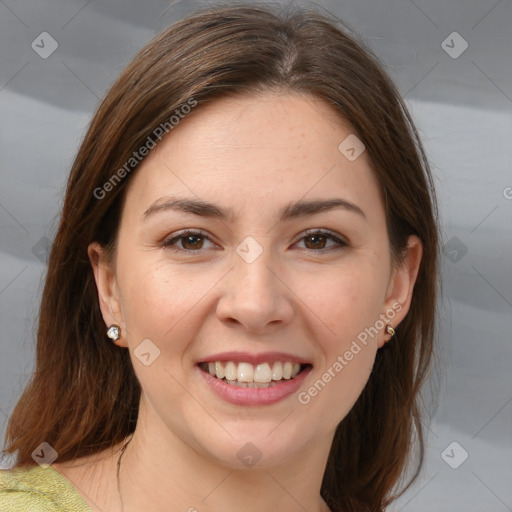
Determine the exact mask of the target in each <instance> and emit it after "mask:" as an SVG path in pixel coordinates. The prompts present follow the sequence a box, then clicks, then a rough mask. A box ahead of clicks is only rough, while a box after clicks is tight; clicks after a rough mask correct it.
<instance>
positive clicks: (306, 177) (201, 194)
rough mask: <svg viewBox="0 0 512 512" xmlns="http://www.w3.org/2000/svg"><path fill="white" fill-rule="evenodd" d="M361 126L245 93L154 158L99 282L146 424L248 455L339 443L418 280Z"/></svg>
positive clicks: (221, 453) (198, 120) (227, 453)
mask: <svg viewBox="0 0 512 512" xmlns="http://www.w3.org/2000/svg"><path fill="white" fill-rule="evenodd" d="M347 137H350V138H349V139H347ZM353 137H354V136H353V132H352V130H351V128H350V126H349V125H348V124H347V123H343V122H342V121H341V120H340V119H339V117H337V116H336V114H335V113H334V111H332V110H331V107H329V106H327V105H326V104H325V103H323V102H321V101H319V100H317V99H314V98H312V97H310V96H301V95H298V94H290V93H286V94H277V93H267V94H263V95H258V96H240V97H238V98H228V99H222V100H217V101H215V102H213V103H211V104H210V105H209V106H207V107H201V108H200V109H199V107H198V110H197V111H196V112H193V113H192V114H191V115H190V116H189V117H188V118H185V119H184V120H182V121H181V122H180V124H179V125H178V126H177V127H175V128H174V129H173V131H172V132H171V133H170V135H169V136H168V138H167V139H164V140H163V141H162V142H160V143H159V144H158V145H157V147H156V148H155V149H153V150H151V152H150V154H149V155H148V157H147V158H146V159H145V160H144V161H143V162H142V163H141V165H140V166H139V168H138V170H137V171H136V174H135V175H134V176H133V177H132V180H131V183H130V185H129V187H128V189H127V192H126V197H125V203H124V207H123V212H122V219H121V224H120V228H119V238H118V246H117V253H116V257H115V266H114V267H113V268H112V270H113V272H112V273H110V270H109V267H108V265H107V264H106V263H105V261H103V260H102V261H103V263H102V265H101V266H100V273H98V272H96V279H97V282H98V284H99V286H98V287H99V289H100V296H101V298H102V301H101V302H102V310H103V314H104V318H105V321H106V322H107V325H109V324H110V323H118V324H119V325H120V326H121V327H122V331H121V332H122V338H121V340H120V341H119V342H118V344H120V345H122V346H128V347H129V350H130V356H131V359H132V363H133V366H134V369H135V372H136V375H137V377H138V379H139V381H140V383H141V386H142V391H143V393H142V403H141V414H143V416H144V421H145V422H146V424H148V425H150V426H151V425H155V426H156V425H159V427H158V428H160V429H162V428H163V429H164V431H165V432H168V433H169V435H170V436H172V437H173V438H177V439H179V440H180V441H182V442H184V443H185V444H186V445H187V446H189V447H191V448H193V449H194V450H195V451H196V452H198V453H201V454H205V455H207V456H208V457H210V458H213V459H215V460H217V461H218V462H221V463H223V464H227V465H229V466H235V467H243V464H247V463H248V462H247V461H248V460H249V459H247V455H249V456H252V457H253V459H254V457H256V458H259V457H261V459H260V460H259V461H258V464H259V466H271V465H275V464H277V463H283V462H285V461H287V460H288V461H290V460H293V458H294V457H300V456H304V454H305V453H306V452H307V450H310V449H312V447H318V446H327V447H328V446H329V445H330V442H331V441H332V436H333V434H334V430H335V428H336V426H337V424H338V423H339V422H340V421H341V420H342V419H343V417H344V416H345V415H346V414H347V413H348V411H349V410H350V409H351V407H352V406H353V404H354V403H355V401H356V400H357V398H358V397H359V395H360V393H361V392H362V390H363V388H364V386H365V384H366V382H367V380H368V377H369V375H370V372H371V370H372V366H373V363H374V358H375V355H376V351H377V350H378V349H379V347H381V346H382V345H383V343H384V339H385V332H384V327H385V325H386V324H388V323H389V324H391V325H392V326H396V325H397V324H398V323H399V322H400V321H401V320H402V318H403V317H404V316H405V314H406V311H407V308H408V304H409V298H410V292H411V290H412V283H413V281H414V278H415V270H414V269H412V270H411V268H407V265H405V266H404V267H403V268H399V269H394V267H393V265H392V262H391V259H390V252H389V243H388V237H387V232H386V222H385V213H384V206H383V201H382V197H381V195H380V191H379V188H378V184H377V181H376V178H375V177H374V175H373V172H372V170H371V167H370V162H369V159H368V157H367V154H366V152H365V151H363V152H362V153H361V154H360V155H359V156H357V154H358V152H359V151H360V150H361V149H362V147H361V146H359V145H358V141H357V140H356V139H354V138H353ZM345 139H347V140H346V141H345ZM343 141H345V142H344V143H343V144H341V149H339V146H340V143H342V142H343ZM351 148H353V151H352V149H351ZM355 157H356V158H355ZM184 230H189V231H191V232H192V233H188V234H186V233H183V232H184ZM418 250H419V249H418ZM90 254H91V253H90ZM413 266H414V265H413ZM391 343H392V341H391ZM215 361H217V364H215ZM208 362H210V363H211V364H210V365H208ZM203 363H204V364H203ZM290 363H291V365H290ZM299 364H300V365H301V366H300V370H301V371H300V373H299V374H298V375H297V376H296V377H295V378H285V377H290V375H289V372H290V369H291V371H292V372H293V375H295V373H296V372H297V371H298V369H299V366H298V365H299ZM209 369H211V371H212V372H213V373H214V374H215V376H212V375H210V373H209ZM217 371H218V372H219V374H218V375H219V377H221V378H219V377H217V373H216V372H217ZM283 372H284V376H283ZM223 375H224V380H223V379H222V377H223ZM226 376H227V377H228V378H229V380H232V381H234V383H231V384H230V383H227V382H225V379H226ZM255 378H256V380H257V381H262V382H260V383H256V384H255V383H254V379H255ZM270 379H272V380H271V383H272V384H271V385H269V380H270ZM240 382H245V384H242V386H239V385H238V384H239V383H240ZM247 382H249V384H247ZM139 420H140V417H139ZM247 443H251V444H250V445H249V444H247Z"/></svg>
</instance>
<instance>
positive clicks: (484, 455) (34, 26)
mask: <svg viewBox="0 0 512 512" xmlns="http://www.w3.org/2000/svg"><path fill="white" fill-rule="evenodd" d="M312 4H313V2H312V3H311V5H312ZM199 5H200V4H199V3H197V2H164V1H160V0H151V1H145V2H142V1H135V0H130V1H125V2H121V1H120V0H104V1H101V2H100V1H99V0H89V1H88V0H80V1H76V0H68V1H66V2H63V1H60V2H57V1H54V0H38V1H37V2H36V1H26V0H4V1H0V119H1V123H0V155H1V166H0V173H1V188H0V232H1V250H0V258H1V270H0V321H1V334H2V337H1V341H0V354H1V358H0V435H3V432H4V429H5V424H6V418H7V415H8V414H9V413H10V411H11V410H12V408H13V406H14V404H15V403H16V400H17V398H18V396H19V394H20V392H21V390H22V389H23V386H24V384H25V383H26V381H27V379H28V376H29V374H30V372H31V370H32V368H33V353H34V337H35V336H34V333H35V325H36V324H35V322H36V316H37V310H38V300H39V297H40V292H41V286H42V278H43V277H44V272H45V253H46V247H47V245H48V241H49V240H51V239H52V236H53V234H54V231H55V227H56V219H57V215H58V212H59V208H60V206H61V204H62V197H63V191H64V185H65V180H66V177H67V174H68V172H69V169H70V166H71V164H72V161H73V157H74V155H75V153H76V151H77V149H78V146H79V143H80V140H81V138H82V137H83V135H84V133H85V129H86V127H87V124H88V122H89V120H90V116H91V114H92V112H93V111H94V109H95V107H96V106H97V105H98V102H99V100H100V98H101V97H102V96H103V95H104V94H105V92H106V90H107V88H108V86H109V84H111V82H112V81H113V80H114V78H115V77H116V76H117V75H118V74H119V73H120V72H121V70H122V68H123V67H124V66H125V65H126V64H127V63H128V62H129V60H130V59H131V58H132V57H133V56H134V54H135V53H136V52H137V51H138V49H139V48H140V47H141V46H143V45H144V44H145V43H146V42H148V41H149V40H150V39H151V38H152V36H153V35H154V34H155V32H157V31H159V30H160V29H162V28H163V27H165V26H167V25H168V24H169V23H170V22H172V21H174V20H175V19H178V18H180V17H182V16H184V15H185V14H188V13H189V12H191V11H193V10H194V9H195V8H196V7H198V6H199ZM202 5H206V2H203V4H202ZM298 5H308V4H307V3H298ZM322 5H323V6H324V7H325V8H326V9H328V10H329V11H330V12H331V13H333V14H335V15H336V16H339V17H341V18H342V19H344V20H345V21H346V22H348V23H349V24H350V25H351V26H352V27H354V28H355V29H356V30H357V31H358V32H360V33H361V34H362V35H363V36H364V37H365V38H366V39H367V40H368V42H369V43H370V45H371V46H372V47H373V48H374V49H375V51H376V53H377V54H378V55H379V57H380V58H381V59H382V61H383V63H384V65H385V66H386V68H387V70H388V72H389V73H390V75H391V77H392V78H393V79H394V80H395V81H396V83H397V85H398V86H399V89H400V91H401V92H402V94H403V95H404V97H405V98H406V100H407V102H408V105H409V106H410V108H411V111H412V113H413V115H414V117H415V120H416V122H417V125H418V127H419V128H420V132H421V135H422V137H423V140H424V142H425V145H426V148H427V151H428V154H429V157H430V159H431V162H432V166H433V169H434V172H435V175H436V182H437V187H438V193H439V201H440V207H441V215H442V229H443V232H442V236H443V245H444V248H445V249H444V253H445V254H444V256H443V261H442V265H443V277H444V290H443V294H442V297H441V300H442V306H441V314H440V328H439V344H440V351H439V353H440V365H439V376H438V381H439V383H440V395H439V400H438V403H437V407H435V406H430V408H431V410H432V414H433V419H432V422H431V424H430V426H429V429H428V435H429V437H428V448H427V456H426V463H425V466H424V469H423V471H422V474H421V478H420V479H419V480H418V481H417V483H416V484H415V485H414V486H413V487H412V488H411V489H410V490H409V491H408V492H407V493H406V494H405V495H404V497H403V498H401V499H400V500H399V501H397V502H396V503H395V504H394V505H393V507H391V510H393V511H399V510H400V511H407V512H409V511H410V512H412V511H415V512H423V511H428V512H432V511H451V512H453V511H465V512H472V511H474V512H484V511H485V512H502V511H507V510H509V511H510V510H512V490H511V485H510V483H511V482H512V448H511V447H512V443H511V437H512V436H511V433H512V428H511V427H512V421H511V419H512V404H511V402H512V386H511V384H512V377H511V372H510V371H509V367H510V362H511V359H512V357H511V356H512V344H511V343H510V338H511V337H510V332H511V328H512V316H511V312H512V311H511V308H512V273H511V272H510V261H511V254H512V232H511V229H510V226H511V225H512V223H511V220H512V173H511V163H512V62H511V61H512V57H511V56H512V30H511V27H512V1H511V0H478V1H477V0H467V1H463V0H433V1H427V0H414V1H413V0H388V1H377V0H376V1H374V2H372V1H370V0H347V1H343V0H341V1H334V0H331V1H325V2H323V3H322ZM312 6H313V5H312ZM316 8H318V9H320V10H322V9H321V8H320V7H319V6H318V4H316ZM42 32H48V33H49V34H50V35H51V37H52V38H54V40H55V41H56V42H57V44H58V47H57V49H56V50H55V51H54V53H52V54H51V55H50V56H48V57H47V58H42V56H40V55H39V54H38V53H36V51H35V48H37V49H38V51H39V52H40V53H43V52H44V51H48V50H49V49H50V48H51V46H50V43H51V42H50V40H49V39H48V37H47V36H40V34H41V33H42ZM453 32H457V33H458V35H451V34H452V33H453ZM41 38H43V39H44V43H41ZM443 41H445V42H444V43H443ZM464 41H466V42H467V45H468V47H467V49H466V50H465V51H464V52H462V53H461V51H462V50H463V49H464V46H465V44H464ZM33 42H34V43H33ZM32 43H33V44H34V45H36V44H38V45H39V47H37V46H36V47H35V48H34V49H33V47H31V45H32ZM43 44H44V48H42V46H43ZM449 53H451V55H450V54H449ZM459 54H460V55H459ZM506 262H509V263H508V264H507V263H506ZM425 396H426V401H427V403H430V401H429V396H430V395H429V393H428V390H427V392H426V393H425ZM434 405H435V404H434ZM426 425H427V422H426ZM427 427H428V425H427ZM454 442H455V443H457V444H455V445H454V444H452V443H454ZM466 455H467V459H466V460H464V457H466ZM7 464H8V461H4V465H7ZM452 466H453V467H452Z"/></svg>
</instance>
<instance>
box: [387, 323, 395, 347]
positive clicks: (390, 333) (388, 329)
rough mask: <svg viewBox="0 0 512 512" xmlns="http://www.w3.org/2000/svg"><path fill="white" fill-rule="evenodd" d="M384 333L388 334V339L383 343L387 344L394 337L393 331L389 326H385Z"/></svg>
mask: <svg viewBox="0 0 512 512" xmlns="http://www.w3.org/2000/svg"><path fill="white" fill-rule="evenodd" d="M386 333H387V334H389V338H388V339H387V340H385V343H387V342H388V341H389V340H390V339H391V338H392V337H393V336H394V335H395V329H393V327H391V325H386Z"/></svg>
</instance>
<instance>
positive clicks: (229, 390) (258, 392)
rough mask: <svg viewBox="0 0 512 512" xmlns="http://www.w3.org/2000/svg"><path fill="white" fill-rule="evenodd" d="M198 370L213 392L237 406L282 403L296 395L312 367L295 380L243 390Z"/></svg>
mask: <svg viewBox="0 0 512 512" xmlns="http://www.w3.org/2000/svg"><path fill="white" fill-rule="evenodd" d="M196 368H197V371H198V372H199V373H200V374H201V375H202V377H203V379H205V382H206V383H207V384H208V385H209V387H210V388H211V389H212V390H213V392H214V393H215V394H216V395H217V396H219V397H220V398H222V399H223V400H225V401H226V402H230V403H232V404H235V405H270V404H275V403H276V402H280V401H281V400H284V399H285V398H288V397H289V396H290V395H292V394H293V393H295V392H296V391H297V390H298V389H299V388H300V386H301V384H302V383H303V382H304V379H305V378H306V377H307V376H308V375H309V372H310V371H311V368H312V367H311V366H308V367H307V368H306V369H304V370H303V371H302V372H300V373H299V374H298V375H297V376H296V377H295V378H294V379H290V380H285V379H283V380H282V381H281V382H280V383H279V384H275V385H274V386H271V387H269V388H242V387H238V386H234V385H233V384H228V383H227V382H224V381H223V380H221V379H217V378H215V377H212V376H211V375H210V374H209V373H207V372H205V371H203V370H201V368H199V367H196Z"/></svg>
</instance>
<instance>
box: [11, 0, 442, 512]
mask: <svg viewBox="0 0 512 512" xmlns="http://www.w3.org/2000/svg"><path fill="white" fill-rule="evenodd" d="M269 89H279V90H283V91H287V90H289V91H298V92H301V93H306V94H310V95H313V96H315V97H318V98H321V99H323V100H324V101H325V102H327V103H328V104H329V105H331V107H332V108H333V109H335V110H336V111H337V112H339V115H340V117H341V118H344V119H345V120H347V121H348V122H349V123H350V124H351V126H352V127H353V129H354V131H355V133H356V134H357V136H358V137H359V138H360V139H361V140H362V141H363V142H364V144H365V146H366V151H367V152H368V155H369V157H370V160H371V162H372V164H373V168H374V171H375V175H376V177H377V179H378V181H379V183H380V185H381V188H382V191H383V193H384V196H385V198H386V217H387V226H388V234H389V239H390V247H391V251H392V255H393V257H394V260H395V261H396V262H399V259H400V254H402V252H403V250H404V248H405V246H406V243H407V238H408V236H409V235H412V234H414V235H417V236H418V237H419V239H420V240H421V242H422V244H423V258H422V262H421V266H420V269H419V274H418V277H417V281H416V285H415V290H414V294H413V298H412V303H411V307H410V310H409V313H408V314H407V316H406V317H405V319H404V320H403V322H402V323H401V324H400V325H399V326H398V328H397V329H396V336H395V337H394V338H393V340H392V342H391V343H388V344H387V345H386V346H385V347H384V348H383V349H381V350H379V351H378V352H377V356H376V360H375V365H374V369H373V371H372V374H371V376H370V379H369V381H368V383H367V385H366V387H365V389H364V391H363V392H362V394H361V396H360V397H359V399H358V400H357V402H356V404H355V405H354V406H353V408H352V409H351V411H350V412H349V413H348V415H347V416H346V417H345V418H344V419H343V420H342V421H341V423H340V424H339V425H338V427H337V430H336V434H335V438H334V442H333V444H332V448H331V452H330V455H329V459H328V461H327V466H326V470H325V474H324V478H323V483H322V490H321V494H322V496H323V497H324V499H325V501H326V502H327V504H328V505H329V506H330V507H331V509H332V510H334V511H338V510H343V511H345V512H347V511H352V510H354V511H355V510H358V511H361V510H368V511H380V510H382V509H383V508H385V507H386V506H387V505H388V504H389V503H390V502H391V501H392V500H393V499H395V498H396V497H397V496H399V495H401V494H402V493H403V491H404V490H405V489H406V488H407V487H408V486H409V485H410V483H412V481H413V480H414V479H415V478H416V477H417V475H418V473H419V470H420V468H421V463H422V460H423V450H424V448H423V444H424V439H423V434H422V432H423V430H422V425H421V422H420V418H421V412H422V411H421V408H420V403H421V402H420V394H419V391H420V389H421V387H422V384H423V383H424V382H425V380H426V378H427V376H428V374H429V370H430V367H431V364H432V356H433V353H434V352H433V346H434V334H435V332H434V331H435V329H434V320H435V316H436V295H437V285H438V283H437V275H438V267H437V265H438V228H437V207H436V201H435V192H434V186H433V181H432V177H431V173H430V170H429V165H428V162H427V159H426V157H425V154H424V151H423V148H422V145H421V142H420V140H419V137H418V134H417V132H416V129H415V128H414V125H413V122H412V120H411V117H410V115H409V113H408V111H407V109H406V107H405V105H404V103H403V101H402V99H401V98H400V96H399V94H398V92H397V90H396V89H395V87H394V85H393V84H392V82H391V81H390V79H389V78H388V77H387V75H386V73H385V72H384V71H383V69H382V68H381V67H380V65H379V64H378V63H377V60H376V58H375V57H374V56H373V55H372V53H371V51H370V50H369V49H368V48H367V47H366V46H365V44H364V43H362V42H360V41H359V40H358V38H357V37H356V36H354V35H349V33H348V29H341V28H339V27H338V26H337V24H336V23H335V22H334V21H333V20H331V19H330V18H328V17H325V16H324V15H322V14H319V13H318V12H315V11H309V10H299V9H297V8H294V10H292V11H290V10H284V11H283V12H278V11H277V10H276V9H271V8H268V7H259V6H252V7H251V6H247V5H245V6H244V5H235V6H233V5H231V6H217V7H215V8H210V9H207V10H203V11H200V12H197V13H195V14H194V15H192V16H189V17H188V18H186V19H184V20H182V21H180V22H178V23H176V24H174V25H173V26H171V27H169V28H168V29H166V30H164V31H163V32H161V33H160V34H159V35H157V36H156V37H155V38H154V39H153V40H152V41H151V42H150V43H149V44H148V45H146V46H145V47H144V48H143V49H142V50H141V51H140V52H139V53H138V54H137V56H136V57H135V58H134V60H133V61H132V62H131V63H130V64H129V65H128V67H127V68H126V69H125V70H124V71H123V73H122V74H121V76H120V77H119V78H118V79H117V80H116V82H115V83H114V84H113V86H112V88H111V89H110V91H109V92H108V94H107V95H106V97H105V98H104V100H103V102H102V103H101V105H100V106H99V108H98V111H97V112H96V114H95V115H94V117H93V119H92V122H91V125H90V127H89V129H88V131H87V133H86V135H85V138H84V140H83V142H82V144H81V147H80V149H79V151H78V154H77V157H76V160H75V162H74V164H73V167H72V169H71V173H70V176H69V180H68V184H67V190H66V196H65V202H64V206H63V210H62V216H61V219H60V225H59V229H58V232H57V234H56V237H55V240H54V243H53V246H52V250H51V254H50V257H49V263H48V271H47V276H46V283H45V287H44V292H43V296H42V301H41V308H40V314H39V328H38V333H37V351H36V368H35V372H34V374H33V377H32V380H31V381H30V383H29V384H28V386H27V388H26V389H25V391H24V393H23V395H22V396H21V398H20V400H19V401H18V403H17V405H16V407H15V409H14V412H13V414H12V416H11V418H10V421H9V424H8V428H7V432H6V437H5V440H6V449H5V450H4V453H5V454H14V453H15V452H16V451H17V457H18V458H17V465H20V466H22V465H33V464H35V462H34V461H33V460H32V457H31V453H32V451H33V450H34V449H35V448H36V447H37V446H38V445H39V444H40V443H41V442H43V441H46V442H48V443H49V444H50V445H52V447H53V448H54V449H55V450H56V451H57V452H58V454H59V460H60V461H66V460H70V459H75V458H78V457H81V456H85V455H89V454H92V453H96V452H99V451H100V450H103V449H105V448H107V447H110V446H114V445H115V444H117V443H119V442H121V441H122V440H123V439H124V438H125V437H126V436H127V435H128V434H129V433H131V432H133V430H134V428H135V424H136V421H137V413H138V405H139V398H140V385H139V382H138V380H137V378H136V376H135V374H134V371H133V368H132V365H131V361H130V357H129V353H128V351H126V350H120V349H119V347H117V346H116V345H114V344H113V343H109V342H108V339H107V338H106V336H105V330H106V327H105V324H104V321H103V318H102V315H101V313H100V308H99V304H98V298H97V290H96V285H95V281H94V278H93V273H92V269H91V264H90V261H89V259H88V256H87V247H88V245H89V244H90V243H91V242H93V241H98V242H100V243H101V244H102V245H104V246H107V247H110V248H115V240H116V233H117V228H118V225H119V219H120V212H121V207H122V201H123V197H124V194H123V191H124V189H125V187H126V185H127V183H128V182H129V180H130V176H131V174H133V173H131V174H129V173H124V174H126V176H124V177H123V179H122V180H119V183H117V184H116V186H113V187H110V189H111V190H109V192H108V193H105V194H103V195H104V197H103V198H101V199H98V198H97V197H98V194H97V193H95V191H96V190H98V188H99V187H103V185H104V184H105V183H106V182H108V181H109V180H110V179H111V178H112V175H113V172H115V171H116V170H117V169H120V168H122V167H123V165H125V164H126V162H127V161H129V159H130V158H131V157H132V154H133V152H134V151H136V150H138V149H139V148H140V147H142V146H143V145H145V144H147V141H148V140H149V139H151V140H155V142H158V140H156V139H155V138H154V130H155V128H156V127H158V126H159V125H162V124H164V123H168V121H169V118H170V117H171V116H172V115H173V114H174V113H175V111H176V109H179V108H180V107H181V106H182V105H184V104H186V103H187V101H189V100H190V99H193V100H194V101H195V102H197V105H198V106H197V107H195V109H194V112H196V111H198V110H199V109H200V108H201V105H202V104H205V103H207V102H210V101H214V100H215V99H216V98H220V97H225V96H229V95H234V94H243V93H246V92H247V93H249V92H255V91H265V90H269ZM148 138H149V139H148ZM414 447H418V448H419V452H418V454H417V455H418V457H417V459H416V460H418V464H417V465H416V471H415V473H414V474H413V477H412V478H411V479H410V481H409V485H407V486H405V487H404V488H403V489H402V492H401V493H400V494H396V493H395V494H394V495H393V493H392V491H394V489H395V486H396V485H397V484H398V483H400V482H401V481H402V479H403V475H404V473H405V470H406V468H407V466H408V463H409V459H410V455H411V453H412V451H413V448H414Z"/></svg>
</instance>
